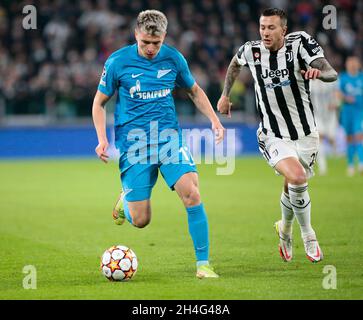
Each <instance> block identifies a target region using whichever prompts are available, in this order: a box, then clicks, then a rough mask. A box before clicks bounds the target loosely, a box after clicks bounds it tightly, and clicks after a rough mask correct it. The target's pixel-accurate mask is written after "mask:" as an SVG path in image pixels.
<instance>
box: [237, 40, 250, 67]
mask: <svg viewBox="0 0 363 320" xmlns="http://www.w3.org/2000/svg"><path fill="white" fill-rule="evenodd" d="M246 49H247V42H246V43H245V44H244V45H242V46H241V47H240V48H239V49H238V51H237V54H236V56H237V62H238V63H239V65H241V66H248V62H247V58H246Z"/></svg>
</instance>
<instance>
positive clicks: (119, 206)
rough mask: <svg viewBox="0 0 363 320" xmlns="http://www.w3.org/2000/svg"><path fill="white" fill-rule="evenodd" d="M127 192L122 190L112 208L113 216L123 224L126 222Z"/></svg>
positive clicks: (117, 221)
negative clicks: (124, 202)
mask: <svg viewBox="0 0 363 320" xmlns="http://www.w3.org/2000/svg"><path fill="white" fill-rule="evenodd" d="M124 196H125V192H123V191H121V193H120V196H119V197H118V199H117V202H116V205H115V207H114V208H113V210H112V218H113V220H114V221H115V223H116V224H117V225H121V224H123V223H124V222H125V211H124V206H123V199H124Z"/></svg>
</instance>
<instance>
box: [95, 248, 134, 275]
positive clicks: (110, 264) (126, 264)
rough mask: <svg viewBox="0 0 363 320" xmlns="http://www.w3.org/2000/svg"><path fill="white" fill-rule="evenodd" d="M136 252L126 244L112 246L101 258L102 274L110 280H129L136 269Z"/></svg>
mask: <svg viewBox="0 0 363 320" xmlns="http://www.w3.org/2000/svg"><path fill="white" fill-rule="evenodd" d="M137 264H138V262H137V257H136V254H135V253H134V252H133V251H132V250H131V249H130V248H128V247H126V246H121V245H118V246H112V247H111V248H109V249H107V250H106V251H105V252H104V253H103V255H102V258H101V271H102V274H103V275H104V276H105V277H106V278H107V279H108V280H110V281H126V280H130V279H131V278H132V277H133V276H134V275H135V273H136V271H137Z"/></svg>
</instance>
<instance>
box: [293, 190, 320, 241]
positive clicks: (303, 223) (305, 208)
mask: <svg viewBox="0 0 363 320" xmlns="http://www.w3.org/2000/svg"><path fill="white" fill-rule="evenodd" d="M288 187H289V196H290V203H291V206H292V209H293V211H294V214H295V216H296V219H297V221H298V223H299V225H300V230H301V235H302V237H303V238H306V237H307V236H311V235H315V232H314V230H313V228H312V227H311V223H310V210H311V203H310V196H309V193H308V184H307V183H304V184H301V185H293V184H290V183H289V184H288Z"/></svg>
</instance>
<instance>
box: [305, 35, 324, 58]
mask: <svg viewBox="0 0 363 320" xmlns="http://www.w3.org/2000/svg"><path fill="white" fill-rule="evenodd" d="M299 50H300V55H301V57H302V59H303V60H304V61H305V62H306V64H308V65H309V64H310V63H311V62H312V61H314V60H315V59H317V58H324V50H323V49H322V47H321V46H320V45H319V43H317V42H316V40H315V39H314V38H313V37H312V36H310V35H309V34H307V33H306V32H301V44H300V47H299Z"/></svg>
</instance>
